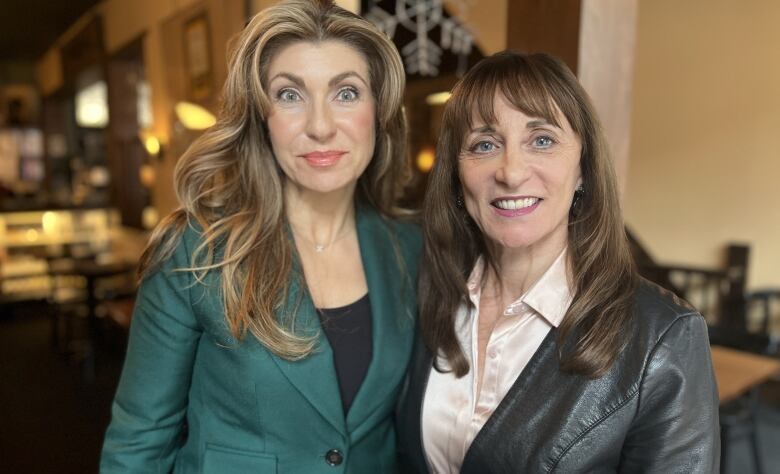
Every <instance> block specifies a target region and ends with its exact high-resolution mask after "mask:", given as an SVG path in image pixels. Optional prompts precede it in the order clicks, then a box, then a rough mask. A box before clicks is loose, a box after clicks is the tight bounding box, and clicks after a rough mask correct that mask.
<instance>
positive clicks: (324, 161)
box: [300, 150, 347, 168]
mask: <svg viewBox="0 0 780 474" xmlns="http://www.w3.org/2000/svg"><path fill="white" fill-rule="evenodd" d="M346 153H347V152H346V151H341V150H327V151H312V152H309V153H305V154H303V155H300V156H301V158H303V159H304V160H306V162H307V163H308V164H309V166H312V167H314V168H327V167H329V166H333V165H335V164H336V163H338V161H339V160H340V159H341V157H342V156H344V155H345V154H346Z"/></svg>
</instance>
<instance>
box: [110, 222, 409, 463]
mask: <svg viewBox="0 0 780 474" xmlns="http://www.w3.org/2000/svg"><path fill="white" fill-rule="evenodd" d="M356 218H357V232H358V239H359V241H360V252H361V257H362V259H363V267H364V269H365V272H366V280H367V283H368V289H369V295H370V298H371V309H372V325H373V327H372V329H373V341H372V342H373V357H372V360H371V363H370V365H369V368H368V373H367V374H366V378H365V380H364V381H363V385H362V386H361V387H360V390H359V392H358V393H357V395H356V397H355V399H354V401H353V404H352V406H351V408H350V410H349V414H348V415H347V416H346V417H345V416H344V413H343V409H342V405H341V398H340V394H339V388H338V380H337V378H336V372H335V368H334V364H333V353H332V351H331V348H330V346H329V344H328V340H327V338H326V337H325V336H324V334H323V333H322V331H321V328H320V325H319V324H320V323H319V318H318V317H317V314H316V312H315V310H314V307H313V305H312V302H311V299H310V298H309V296H308V295H307V294H306V293H307V292H305V291H301V290H302V289H301V288H299V287H298V286H297V285H291V288H290V292H289V293H290V294H289V298H288V301H287V308H288V309H290V310H292V309H293V308H296V307H297V316H296V321H297V325H298V327H299V328H300V329H301V330H304V331H316V334H318V340H317V342H318V345H317V349H316V351H315V353H314V354H313V355H311V356H310V357H307V358H306V359H304V360H301V361H298V362H290V361H287V360H284V359H281V358H279V357H277V356H276V355H274V354H273V353H271V352H270V351H268V350H266V349H265V347H264V346H262V345H261V344H260V343H259V342H258V341H257V340H256V339H254V338H253V337H251V336H247V337H246V338H244V340H242V341H240V342H239V341H237V340H236V339H234V338H233V337H232V336H231V335H230V333H229V331H228V330H227V327H226V323H225V317H224V310H223V308H222V302H221V299H220V297H219V277H218V276H216V275H212V276H210V277H209V278H207V279H206V280H205V282H204V283H198V282H196V281H194V278H193V276H192V275H191V274H190V273H189V272H174V271H173V269H175V268H182V267H186V266H188V265H190V263H191V260H190V259H191V255H192V251H193V249H194V248H195V246H196V245H197V243H198V239H199V235H198V232H196V231H195V230H193V229H188V230H187V231H186V232H185V234H184V236H183V238H182V241H181V242H180V244H179V246H178V248H177V250H176V251H175V253H174V254H173V256H172V257H171V258H170V259H169V260H168V261H166V262H165V263H164V264H163V265H162V266H161V268H160V270H158V271H157V272H156V273H155V274H153V275H152V276H150V277H148V278H147V279H146V280H145V281H144V282H143V284H142V285H141V288H140V290H139V293H138V298H137V303H136V308H135V312H134V315H133V322H132V325H131V328H130V340H129V344H128V349H127V357H126V360H125V365H124V368H123V371H122V376H121V380H120V382H119V387H118V389H117V393H116V397H115V399H114V403H113V406H112V419H111V423H110V425H109V427H108V430H107V432H106V436H105V440H104V444H103V452H102V456H101V462H100V471H101V472H105V473H113V472H117V473H119V472H121V473H135V472H138V473H144V474H149V473H168V472H175V473H206V474H207V473H219V474H230V473H245V472H246V473H250V472H251V473H254V474H266V473H282V474H287V473H291V474H292V473H300V474H316V473H323V474H330V473H354V474H364V473H370V474H379V473H385V472H396V470H397V468H396V448H395V430H394V427H393V421H392V413H393V409H394V407H395V404H396V398H397V396H398V392H399V389H400V386H401V383H402V381H403V379H404V374H405V372H406V368H407V364H408V362H409V358H410V354H411V347H412V340H413V333H414V317H415V314H416V292H415V287H416V279H417V261H418V257H419V253H420V248H421V238H420V233H419V230H418V229H417V227H416V226H413V225H411V224H406V223H400V222H396V221H390V220H387V219H384V218H382V217H381V216H379V215H378V214H377V213H376V212H375V211H373V210H371V209H369V208H364V207H361V208H358V212H357V217H356ZM399 256H400V259H399V258H398V257H399ZM400 262H403V264H400ZM334 449H335V450H338V451H339V452H340V454H341V462H340V463H339V464H337V465H331V464H332V462H331V463H328V460H327V459H326V455H327V454H328V453H329V452H331V456H330V460H331V461H333V460H334V456H333V453H332V451H331V450H334ZM336 458H338V456H336Z"/></svg>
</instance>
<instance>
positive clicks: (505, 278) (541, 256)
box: [485, 235, 567, 302]
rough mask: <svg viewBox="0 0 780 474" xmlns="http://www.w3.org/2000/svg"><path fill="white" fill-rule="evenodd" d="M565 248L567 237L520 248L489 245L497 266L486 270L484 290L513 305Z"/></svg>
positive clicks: (495, 244) (496, 244)
mask: <svg viewBox="0 0 780 474" xmlns="http://www.w3.org/2000/svg"><path fill="white" fill-rule="evenodd" d="M566 247H567V236H566V235H564V236H563V237H562V238H560V239H551V240H550V241H546V242H543V243H540V244H535V245H531V246H528V247H520V248H507V247H504V246H503V245H501V244H498V243H495V242H494V243H491V244H490V246H489V251H490V253H491V255H492V260H493V261H494V262H495V264H496V268H495V269H491V268H488V269H486V271H487V272H488V273H487V280H486V281H485V286H486V287H488V288H490V289H492V290H493V291H490V293H493V294H494V295H496V296H500V297H501V299H502V300H506V301H509V302H511V301H515V300H516V299H517V298H519V297H520V296H521V295H523V294H524V293H525V292H527V291H528V290H529V289H530V288H531V287H532V286H533V285H534V284H535V283H536V282H537V281H539V279H540V278H541V277H542V275H544V272H546V271H547V270H548V269H549V268H550V266H552V264H553V263H554V262H555V259H556V258H558V256H559V255H560V254H561V252H562V251H563V250H564V249H565V248H566Z"/></svg>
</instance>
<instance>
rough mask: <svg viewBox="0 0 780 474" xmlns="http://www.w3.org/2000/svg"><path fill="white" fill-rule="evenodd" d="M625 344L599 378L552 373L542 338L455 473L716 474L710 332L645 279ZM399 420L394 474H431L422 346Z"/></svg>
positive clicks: (553, 363)
mask: <svg viewBox="0 0 780 474" xmlns="http://www.w3.org/2000/svg"><path fill="white" fill-rule="evenodd" d="M634 308H635V310H634V315H635V317H634V321H633V327H632V336H631V338H630V341H629V344H628V346H627V347H626V348H625V350H624V351H623V352H622V353H621V354H620V355H619V356H618V358H617V360H616V361H615V363H614V364H613V366H612V367H611V368H610V370H609V372H608V373H607V374H606V375H605V376H603V377H601V378H599V379H595V380H593V379H588V378H586V377H583V376H579V375H567V374H564V373H562V372H561V371H560V370H559V359H558V355H557V350H558V346H557V343H556V339H555V338H556V330H555V329H553V330H551V331H550V333H549V334H548V335H547V337H546V338H545V340H544V341H543V342H542V344H541V346H540V347H539V349H538V350H537V352H536V353H535V354H534V356H533V357H532V359H531V360H530V361H529V363H528V365H527V366H526V368H525V369H524V370H523V372H522V374H521V375H520V376H519V377H518V379H517V380H516V381H515V383H514V384H513V386H512V388H511V389H510V390H509V392H508V393H507V395H506V396H505V397H504V399H503V400H502V401H501V403H500V404H499V406H498V407H497V409H496V411H495V412H494V413H493V415H492V416H491V417H490V419H488V421H487V423H486V424H485V426H484V427H483V428H482V430H481V431H480V432H479V433H478V434H477V437H476V438H475V439H474V442H473V443H472V444H471V447H470V448H469V450H468V451H467V453H466V457H465V459H464V461H463V465H462V470H461V472H462V473H466V474H469V473H473V474H488V473H510V472H511V473H537V472H544V473H548V472H587V473H602V472H603V473H606V472H621V473H650V472H652V473H664V474H669V473H686V474H688V473H712V472H718V461H719V457H720V437H719V426H718V393H717V390H716V386H715V377H714V374H713V371H712V361H711V358H710V349H709V342H708V339H707V326H706V324H705V321H704V318H702V317H701V315H700V314H698V313H697V312H696V311H695V310H694V309H692V308H691V307H690V306H689V305H688V304H687V303H685V302H683V301H680V300H679V299H678V298H676V297H674V296H673V295H672V294H671V293H669V292H668V291H666V290H663V289H661V288H660V287H658V286H656V285H653V284H651V283H649V282H646V281H643V282H642V283H641V285H640V287H639V289H638V290H637V293H636V297H635V304H634ZM411 364H412V365H411V368H410V375H409V380H408V383H407V386H406V388H405V391H404V393H403V394H402V396H403V398H402V399H401V402H400V405H399V411H398V418H397V421H396V423H397V430H398V438H399V441H398V443H399V456H400V463H401V468H402V470H401V472H403V473H415V472H417V473H423V472H428V466H427V463H426V460H425V455H424V454H423V451H422V444H421V425H420V421H421V404H422V400H423V395H424V393H425V386H426V383H427V381H428V375H429V373H430V370H431V355H430V353H429V352H428V350H427V349H426V348H425V346H424V344H423V343H422V342H421V341H420V340H419V338H418V342H417V344H416V347H415V353H414V355H413V356H412V362H411Z"/></svg>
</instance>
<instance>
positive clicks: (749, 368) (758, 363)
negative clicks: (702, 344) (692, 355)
mask: <svg viewBox="0 0 780 474" xmlns="http://www.w3.org/2000/svg"><path fill="white" fill-rule="evenodd" d="M711 350H712V365H713V366H714V368H715V379H716V380H717V381H718V395H719V396H720V403H726V402H730V401H732V400H734V399H736V398H738V397H739V396H740V395H742V394H744V393H746V392H747V391H749V390H750V389H751V388H752V387H755V386H756V385H759V384H761V383H762V382H765V381H766V380H767V379H768V378H769V377H771V376H772V375H774V374H775V373H777V372H778V371H780V361H778V360H777V359H773V358H771V357H764V356H760V355H755V354H751V353H749V352H743V351H738V350H734V349H729V348H726V347H722V346H711Z"/></svg>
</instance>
